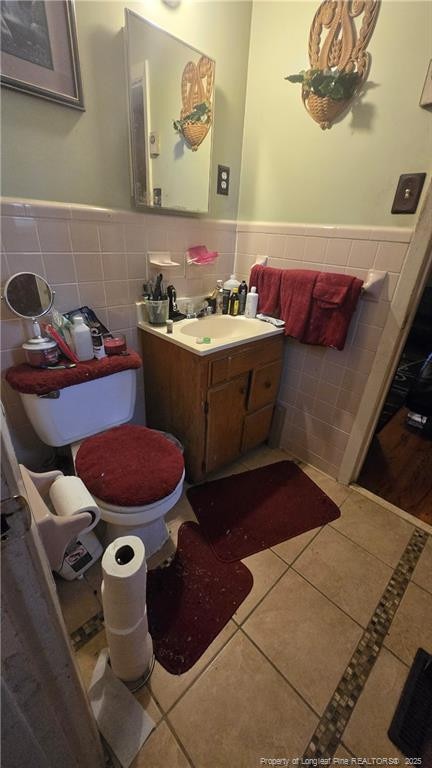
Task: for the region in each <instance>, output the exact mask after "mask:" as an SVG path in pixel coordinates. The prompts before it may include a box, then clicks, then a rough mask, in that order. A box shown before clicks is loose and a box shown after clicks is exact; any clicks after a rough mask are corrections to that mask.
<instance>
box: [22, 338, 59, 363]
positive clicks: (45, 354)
mask: <svg viewBox="0 0 432 768" xmlns="http://www.w3.org/2000/svg"><path fill="white" fill-rule="evenodd" d="M22 347H23V349H24V350H25V353H26V358H27V362H28V363H29V365H32V366H33V367H34V368H46V367H47V366H48V365H56V363H57V361H58V358H59V348H58V346H57V344H56V343H55V341H52V340H51V339H44V338H42V337H41V338H39V339H29V340H28V341H26V342H25V343H24V344H23V345H22Z"/></svg>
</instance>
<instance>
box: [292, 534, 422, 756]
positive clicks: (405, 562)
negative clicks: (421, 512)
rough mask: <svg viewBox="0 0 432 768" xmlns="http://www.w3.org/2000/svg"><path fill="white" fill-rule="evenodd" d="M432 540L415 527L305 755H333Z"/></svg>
mask: <svg viewBox="0 0 432 768" xmlns="http://www.w3.org/2000/svg"><path fill="white" fill-rule="evenodd" d="M427 540H428V534H427V533H426V532H425V531H422V530H420V529H419V528H415V530H414V533H413V535H412V536H411V539H410V541H409V543H408V545H407V547H406V549H405V551H404V553H403V555H402V557H401V559H400V560H399V563H398V565H397V566H396V568H395V570H394V572H393V575H392V576H391V578H390V581H389V583H388V584H387V587H386V589H385V591H384V593H383V595H382V597H381V600H380V601H379V603H378V605H377V607H376V609H375V612H374V614H373V616H372V618H371V620H370V621H369V624H368V626H367V628H366V630H365V632H364V633H363V635H362V637H361V639H360V641H359V644H358V646H357V648H356V649H355V651H354V653H353V655H352V657H351V659H350V661H349V663H348V666H347V668H346V670H345V672H344V674H343V675H342V678H341V680H340V682H339V685H338V686H337V688H336V690H335V692H334V694H333V696H332V698H331V700H330V701H329V703H328V705H327V707H326V709H325V710H324V713H323V715H322V717H321V719H320V721H319V723H318V725H317V728H316V730H315V733H314V734H313V736H312V739H311V741H310V743H309V745H308V747H307V749H306V751H305V753H304V755H303V758H304V759H305V758H332V757H333V756H334V754H335V752H336V750H337V748H338V746H339V744H340V742H341V739H342V735H343V733H344V730H345V728H346V726H347V724H348V721H349V719H350V717H351V714H352V712H353V710H354V707H355V705H356V704H357V701H358V699H359V696H360V694H361V692H362V690H363V688H364V687H365V685H366V682H367V679H368V677H369V675H370V673H371V671H372V669H373V667H374V664H375V662H376V660H377V658H378V655H379V652H380V650H381V648H382V645H383V643H384V640H385V637H386V635H387V633H388V631H389V629H390V625H391V623H392V621H393V618H394V615H395V613H396V611H397V609H398V607H399V604H400V602H401V600H402V598H403V596H404V594H405V591H406V588H407V586H408V583H409V581H410V578H411V576H412V574H413V571H414V568H415V567H416V565H417V563H418V560H419V558H420V555H421V553H422V552H423V549H424V547H425V544H426V542H427Z"/></svg>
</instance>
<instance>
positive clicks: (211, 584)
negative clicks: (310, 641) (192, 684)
mask: <svg viewBox="0 0 432 768" xmlns="http://www.w3.org/2000/svg"><path fill="white" fill-rule="evenodd" d="M252 585H253V578H252V574H251V572H250V571H249V570H248V568H246V566H245V565H243V563H230V564H228V563H222V562H221V561H220V560H218V559H217V558H216V557H215V556H214V554H213V552H212V550H211V548H210V547H209V545H208V544H207V542H206V540H205V538H204V536H203V535H202V533H201V530H200V527H199V526H198V525H197V524H196V523H183V525H182V526H181V528H180V530H179V535H178V544H177V552H176V554H175V557H174V560H173V561H172V563H171V565H170V566H168V567H167V568H159V569H157V570H154V571H149V573H148V574H147V612H148V618H149V627H150V634H151V636H152V638H153V646H154V651H155V656H156V658H157V660H158V662H159V663H160V664H162V666H163V667H165V669H166V670H167V671H168V672H171V673H172V674H173V675H181V674H183V673H184V672H187V671H188V669H190V668H191V667H193V665H194V664H195V662H196V661H198V659H199V658H200V656H202V654H203V653H204V652H205V651H206V650H207V648H208V647H209V645H210V643H211V642H212V641H213V640H214V638H215V637H216V635H218V634H219V632H220V631H221V629H223V627H224V626H225V624H227V623H228V621H229V620H230V618H231V617H232V615H233V614H234V613H235V612H236V610H237V608H238V607H239V605H240V604H241V603H242V602H243V600H244V599H245V597H247V595H248V594H249V592H250V590H251V589H252Z"/></svg>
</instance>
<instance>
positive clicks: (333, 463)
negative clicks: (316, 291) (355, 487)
mask: <svg viewBox="0 0 432 768" xmlns="http://www.w3.org/2000/svg"><path fill="white" fill-rule="evenodd" d="M237 227H238V235H237V252H236V262H235V266H236V273H237V277H238V279H239V280H241V279H244V280H246V282H247V283H248V284H249V274H250V269H251V267H252V265H253V264H254V262H255V259H256V256H257V255H268V256H269V262H268V263H269V266H272V267H278V268H281V269H318V270H320V271H323V272H341V273H345V274H350V275H355V276H357V277H360V278H361V279H363V280H364V279H365V278H366V275H367V271H368V270H369V269H371V268H375V269H378V270H383V271H386V272H388V276H387V279H386V283H385V286H384V290H383V292H382V295H381V299H380V301H379V302H378V303H373V302H370V301H367V300H366V299H364V298H362V299H360V301H359V305H358V307H357V310H356V312H355V314H354V316H353V319H352V322H351V327H350V330H349V333H348V339H347V343H346V345H345V349H344V350H342V351H338V350H334V349H325V348H323V347H313V346H308V345H304V344H300V343H299V342H298V341H295V340H294V339H289V338H287V339H286V340H285V353H284V368H283V373H282V380H281V386H280V390H279V402H280V404H281V405H283V406H284V407H285V408H286V418H285V423H284V428H283V432H282V438H281V443H282V447H284V448H287V449H289V450H290V451H291V452H292V453H294V454H295V455H296V456H298V457H299V458H301V459H303V460H305V461H309V462H310V463H311V464H313V465H314V466H316V467H318V468H319V469H321V470H323V471H324V472H327V473H328V474H330V475H332V476H333V477H337V476H338V472H339V467H340V464H341V461H342V458H343V454H344V450H345V447H346V444H347V442H348V438H349V436H350V433H351V430H352V426H353V422H354V419H355V415H356V413H357V409H358V406H359V403H360V399H361V396H362V394H363V390H364V386H365V383H366V381H367V377H368V375H369V373H370V371H371V369H372V366H373V363H374V358H375V353H376V350H377V347H378V344H379V341H380V338H381V334H382V329H383V327H384V325H385V322H386V320H387V317H388V313H389V312H390V311H391V300H392V298H393V295H394V292H395V290H396V287H397V283H398V280H399V275H400V271H401V269H402V266H403V263H404V259H405V256H406V252H407V248H408V244H409V241H410V238H411V230H409V229H398V228H394V229H393V228H383V229H377V228H375V229H368V228H365V227H315V226H313V225H311V226H305V225H296V224H266V223H262V224H260V223H258V224H252V223H250V222H240V223H238V225H237Z"/></svg>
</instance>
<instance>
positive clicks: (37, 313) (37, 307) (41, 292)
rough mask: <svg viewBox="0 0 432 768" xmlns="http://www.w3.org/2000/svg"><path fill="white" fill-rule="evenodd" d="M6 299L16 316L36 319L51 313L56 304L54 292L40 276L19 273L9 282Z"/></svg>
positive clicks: (5, 294) (5, 289)
mask: <svg viewBox="0 0 432 768" xmlns="http://www.w3.org/2000/svg"><path fill="white" fill-rule="evenodd" d="M4 299H5V301H6V304H7V305H8V307H9V309H10V310H12V312H15V314H16V315H19V316H20V317H26V318H29V319H34V318H36V317H41V316H42V315H46V313H47V312H49V311H50V309H51V307H52V305H53V302H54V291H52V290H51V288H50V286H49V285H48V283H47V281H46V280H45V279H44V278H43V277H41V276H40V275H36V274H34V273H33V272H18V273H17V274H16V275H12V277H10V278H9V280H8V281H7V283H6V285H5V287H4Z"/></svg>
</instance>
